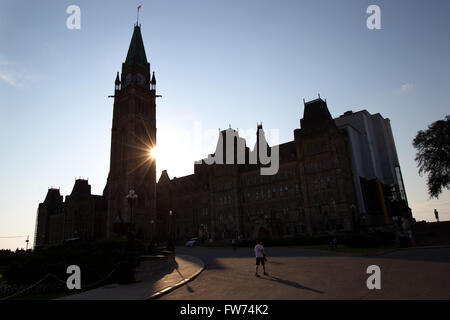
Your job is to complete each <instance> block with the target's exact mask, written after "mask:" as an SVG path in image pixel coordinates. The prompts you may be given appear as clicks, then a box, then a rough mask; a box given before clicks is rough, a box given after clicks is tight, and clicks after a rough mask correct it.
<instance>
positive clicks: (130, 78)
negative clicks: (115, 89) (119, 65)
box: [125, 73, 133, 85]
mask: <svg viewBox="0 0 450 320" xmlns="http://www.w3.org/2000/svg"><path fill="white" fill-rule="evenodd" d="M132 79H133V76H132V75H131V73H129V74H127V77H126V78H125V85H129V84H130V83H131V80H132Z"/></svg>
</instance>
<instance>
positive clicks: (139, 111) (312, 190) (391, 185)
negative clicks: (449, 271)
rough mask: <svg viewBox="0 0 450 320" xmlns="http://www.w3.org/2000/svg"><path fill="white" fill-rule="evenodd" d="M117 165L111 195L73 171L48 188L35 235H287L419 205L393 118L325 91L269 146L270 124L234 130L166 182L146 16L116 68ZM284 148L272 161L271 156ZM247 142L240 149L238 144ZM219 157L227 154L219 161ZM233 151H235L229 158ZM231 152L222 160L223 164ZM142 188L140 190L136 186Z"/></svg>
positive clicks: (41, 240) (380, 221) (359, 224)
mask: <svg viewBox="0 0 450 320" xmlns="http://www.w3.org/2000/svg"><path fill="white" fill-rule="evenodd" d="M113 97H114V107H113V121H112V132H111V156H110V171H109V175H108V180H107V183H106V187H105V188H104V191H103V194H102V195H92V194H91V187H90V185H89V184H88V181H87V180H82V179H78V180H76V181H75V185H74V187H73V190H72V193H71V194H70V195H68V196H66V198H65V199H63V196H62V195H61V194H60V192H59V190H58V189H49V190H48V193H47V196H46V197H45V200H44V202H43V203H40V204H39V208H38V214H37V221H36V233H35V246H37V247H39V246H43V245H48V244H58V243H62V242H64V241H67V240H70V239H81V240H98V239H105V238H111V237H117V236H123V235H124V233H125V232H127V230H134V231H135V234H136V237H137V238H138V239H141V240H143V241H147V242H148V241H150V240H156V239H157V240H167V239H178V240H183V239H187V238H190V237H194V236H197V235H200V236H203V237H207V238H209V239H212V240H214V239H229V238H233V237H237V236H242V237H245V238H269V237H272V238H286V237H295V236H299V235H317V234H327V233H333V232H340V231H350V230H355V229H356V230H357V229H360V228H365V227H367V226H378V225H385V224H389V223H391V220H392V216H402V215H410V214H411V213H410V210H409V207H408V205H407V200H406V192H405V188H404V185H403V181H402V179H401V170H400V165H399V161H398V157H397V153H396V149H395V144H394V139H393V135H392V130H391V127H390V124H389V120H388V119H384V118H383V117H381V115H379V114H376V115H370V114H369V113H368V112H367V111H360V112H356V113H346V114H344V115H343V116H341V117H339V118H336V119H333V118H332V116H331V114H330V112H329V110H328V106H327V103H326V101H325V100H322V99H321V98H320V97H319V99H316V100H313V101H309V102H304V113H303V118H302V119H300V127H299V128H298V129H295V130H294V132H293V140H292V141H289V142H287V143H283V144H280V145H278V146H268V143H267V141H266V140H265V137H264V130H263V127H262V124H260V125H258V127H257V128H256V135H257V139H256V144H255V146H254V148H253V149H252V150H250V148H249V147H247V146H246V142H245V140H244V139H242V138H241V137H239V133H238V131H236V130H233V129H231V128H230V129H227V130H224V131H221V132H220V134H219V139H218V144H217V148H216V150H215V153H214V154H212V155H209V156H208V158H205V159H203V160H201V161H199V162H197V163H196V164H195V165H194V173H193V174H191V175H187V176H184V177H180V178H173V179H171V178H170V177H169V174H168V172H167V171H165V170H164V171H163V172H162V174H161V176H160V178H159V181H158V183H156V166H155V159H153V158H152V157H151V150H152V149H153V148H154V147H155V146H156V98H157V97H158V95H157V94H156V78H155V74H154V72H153V73H152V74H151V72H150V63H149V62H148V61H147V56H146V52H145V49H144V44H143V41H142V35H141V29H140V26H138V25H136V26H135V28H134V32H133V36H132V39H131V42H130V46H129V49H128V53H127V56H126V59H125V62H124V63H123V64H122V72H121V74H119V73H117V76H116V79H115V91H114V96H113ZM266 148H267V152H268V155H275V154H277V155H279V161H276V162H277V163H276V165H277V167H278V171H277V172H276V174H271V175H265V174H262V170H264V169H268V168H269V167H271V166H272V165H274V161H275V159H274V158H273V157H272V160H271V162H270V163H267V162H266V161H265V159H264V158H262V155H264V152H261V151H262V150H265V149H266ZM238 151H242V152H238ZM211 159H215V160H220V161H215V163H211V161H210V160H211ZM230 160H231V161H230ZM221 162H222V164H221ZM130 190H133V191H134V192H135V193H134V194H135V195H137V198H130V197H127V194H129V192H130Z"/></svg>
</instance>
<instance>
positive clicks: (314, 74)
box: [0, 0, 450, 249]
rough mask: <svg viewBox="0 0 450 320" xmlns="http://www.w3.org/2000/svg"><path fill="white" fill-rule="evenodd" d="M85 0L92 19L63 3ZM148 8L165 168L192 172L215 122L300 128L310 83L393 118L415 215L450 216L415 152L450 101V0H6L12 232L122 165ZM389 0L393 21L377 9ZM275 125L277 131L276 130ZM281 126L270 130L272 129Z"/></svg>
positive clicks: (2, 122) (346, 105) (5, 213)
mask: <svg viewBox="0 0 450 320" xmlns="http://www.w3.org/2000/svg"><path fill="white" fill-rule="evenodd" d="M72 4H76V5H78V6H79V7H80V9H81V29H79V30H70V29H68V28H67V27H66V19H67V18H68V17H69V14H67V13H66V9H67V7H68V6H69V5H72ZM139 4H142V6H143V7H142V10H141V14H140V22H141V23H142V35H143V39H144V44H145V47H146V52H147V58H148V59H149V60H150V63H151V68H152V70H154V71H155V72H156V77H157V91H158V93H159V94H161V95H162V96H163V97H162V98H160V99H159V100H158V105H157V128H158V146H159V155H160V159H159V162H158V165H157V167H158V173H159V172H161V170H162V169H168V171H169V175H170V176H171V177H173V176H182V175H186V174H190V173H192V172H193V162H194V160H198V159H200V158H203V157H205V156H206V155H207V154H208V153H211V152H213V151H214V146H215V142H216V139H217V131H218V128H222V129H224V128H227V127H228V126H229V124H231V125H232V127H233V128H239V130H240V131H241V132H242V133H243V134H244V133H247V132H251V133H252V134H253V133H254V132H255V131H256V122H258V121H262V122H263V125H264V128H265V129H268V130H270V129H279V130H280V142H281V143H283V142H287V141H290V140H292V139H293V130H294V129H295V128H298V127H299V120H300V118H301V117H302V114H303V105H302V99H303V98H305V99H307V100H309V99H315V98H316V97H317V93H318V92H320V94H321V96H322V97H323V98H326V99H327V102H328V106H329V109H330V112H331V114H332V115H333V116H334V117H337V116H339V115H341V114H342V113H343V112H345V111H347V110H353V111H357V110H361V109H367V110H368V111H369V112H371V113H377V112H379V113H381V114H382V115H383V116H384V117H387V118H390V119H391V125H392V128H393V131H394V136H395V139H396V145H397V151H398V154H399V158H400V162H401V165H402V171H403V177H404V180H405V183H406V191H407V195H408V200H409V203H410V206H411V208H412V210H413V215H414V216H415V217H416V219H417V220H428V221H433V219H434V216H433V209H434V208H437V209H438V211H439V212H440V215H441V220H450V192H449V191H444V193H443V194H442V196H441V197H440V199H439V200H429V199H428V195H427V189H426V184H425V178H424V177H420V176H419V175H418V173H417V168H416V165H415V162H414V153H415V151H414V149H413V147H412V145H411V141H412V139H413V138H414V136H415V134H416V132H417V131H418V130H420V129H426V127H427V126H428V124H430V123H431V122H433V121H436V120H438V119H442V118H444V116H445V115H447V114H450V112H449V110H450V108H449V100H450V99H449V98H450V96H449V92H450V60H449V56H450V40H449V37H448V34H449V31H450V20H449V19H448V16H449V14H450V2H449V1H445V0H442V1H437V0H434V1H425V0H423V1H414V0H397V1H375V0H373V1H364V0H347V1H335V0H328V1H325V0H323V1H317V0H308V1H300V0H280V1H274V0H271V1H267V0H191V1H185V0H169V1H168V0H151V1H140V2H136V1H109V0H108V1H87V0H76V1H73V0H71V1H62V0H61V1H50V0H40V1H24V0H2V1H1V2H0V43H1V46H0V144H1V147H2V150H3V152H2V156H1V157H0V167H1V168H2V170H1V171H0V172H1V179H0V194H1V201H0V248H13V249H15V248H17V247H24V246H25V239H26V238H24V237H22V238H9V239H5V238H2V237H8V236H26V235H30V239H32V238H33V235H34V228H35V220H36V210H37V207H38V204H39V202H42V201H43V200H44V198H45V195H46V193H47V189H48V187H51V186H53V187H59V188H60V189H61V193H62V194H63V195H67V194H70V192H71V190H72V187H73V184H74V181H75V178H77V177H80V176H81V177H82V178H89V183H90V184H91V185H92V190H93V192H94V193H96V194H100V193H101V192H102V191H103V188H104V186H105V183H106V178H107V174H108V170H109V151H110V150H109V148H110V130H111V121H112V102H113V101H112V100H111V99H108V98H107V97H108V95H111V94H113V89H114V79H115V74H116V72H117V71H119V70H120V68H121V63H122V62H123V61H124V60H125V57H126V53H127V50H128V45H129V42H130V39H131V35H132V32H133V24H134V23H135V20H136V7H137V5H139ZM371 4H376V5H378V6H380V8H381V27H382V29H381V30H369V29H368V28H367V27H366V19H367V17H368V16H369V15H368V14H367V13H366V9H367V7H368V6H369V5H371ZM244 136H245V135H244ZM269 138H270V137H269ZM269 141H270V139H269Z"/></svg>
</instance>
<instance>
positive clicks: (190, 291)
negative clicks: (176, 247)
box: [175, 262, 194, 293]
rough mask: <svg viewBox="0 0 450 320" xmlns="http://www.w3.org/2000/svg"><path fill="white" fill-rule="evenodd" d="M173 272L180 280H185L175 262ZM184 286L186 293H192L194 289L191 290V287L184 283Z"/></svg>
mask: <svg viewBox="0 0 450 320" xmlns="http://www.w3.org/2000/svg"><path fill="white" fill-rule="evenodd" d="M175 270H176V272H177V273H178V274H179V275H180V277H181V279H183V280H184V279H186V278H185V277H184V276H183V274H182V273H181V272H180V270H179V268H178V263H176V262H175ZM184 286H186V289H187V291H188V292H189V293H193V292H194V289H192V288H191V286H190V285H189V284H187V283H185V284H184Z"/></svg>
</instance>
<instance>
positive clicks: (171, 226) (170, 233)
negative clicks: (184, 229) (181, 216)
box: [169, 210, 173, 241]
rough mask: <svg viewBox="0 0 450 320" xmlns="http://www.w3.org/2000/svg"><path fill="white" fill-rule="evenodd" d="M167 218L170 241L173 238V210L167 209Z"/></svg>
mask: <svg viewBox="0 0 450 320" xmlns="http://www.w3.org/2000/svg"><path fill="white" fill-rule="evenodd" d="M169 217H170V218H169V219H170V232H169V238H170V241H172V240H173V211H172V210H169Z"/></svg>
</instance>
